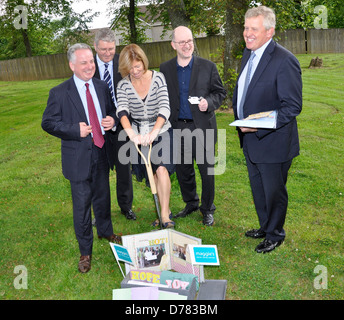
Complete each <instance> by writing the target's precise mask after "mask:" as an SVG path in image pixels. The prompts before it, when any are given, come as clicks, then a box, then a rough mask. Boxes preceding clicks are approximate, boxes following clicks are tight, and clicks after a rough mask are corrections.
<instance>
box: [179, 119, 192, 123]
mask: <svg viewBox="0 0 344 320" xmlns="http://www.w3.org/2000/svg"><path fill="white" fill-rule="evenodd" d="M178 121H181V122H184V123H188V122H193V120H192V119H178Z"/></svg>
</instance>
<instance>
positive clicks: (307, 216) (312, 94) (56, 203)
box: [0, 54, 344, 300]
mask: <svg viewBox="0 0 344 320" xmlns="http://www.w3.org/2000/svg"><path fill="white" fill-rule="evenodd" d="M319 57H320V58H323V59H324V67H323V68H322V69H313V70H310V69H307V67H308V65H309V62H310V60H311V58H312V57H311V56H309V55H300V56H298V58H299V60H300V62H301V66H302V69H303V81H304V90H303V94H304V106H303V111H302V113H301V115H300V116H299V117H298V123H299V134H300V142H301V154H300V156H299V157H297V158H296V159H295V160H294V162H293V165H292V168H291V170H290V174H289V179H288V190H289V209H288V214H287V219H286V224H285V230H286V234H287V237H286V240H285V242H284V244H283V245H282V246H281V247H279V248H277V249H276V250H275V251H273V252H271V253H269V254H265V255H262V254H257V253H255V251H254V248H255V246H256V245H257V244H258V242H259V240H252V239H248V238H246V237H245V236H244V233H245V231H246V230H247V229H250V228H253V227H257V226H258V225H257V222H258V221H257V217H256V213H255V209H254V205H253V202H252V196H251V191H250V187H249V181H248V177H247V170H246V166H245V161H244V157H243V154H242V150H241V149H240V148H239V142H238V138H237V134H236V131H235V129H234V128H232V127H229V126H228V123H230V122H231V121H233V115H232V114H231V113H228V112H227V113H226V112H220V113H218V114H217V119H218V127H219V128H220V129H226V142H227V143H226V147H227V149H226V171H225V173H224V174H222V175H219V176H216V199H215V204H216V206H217V211H216V215H215V221H216V224H215V225H214V226H213V227H204V226H203V225H202V217H201V215H200V213H194V214H192V215H191V216H188V217H187V218H185V219H181V220H176V229H177V230H178V231H181V232H184V233H187V234H190V235H193V236H196V237H200V238H202V241H203V243H204V244H216V245H217V246H218V251H219V256H220V263H221V265H220V266H219V267H205V278H206V279H227V280H228V287H227V293H226V298H227V299H229V300H244V299H287V300H289V299H290V300H295V299H296V300H302V299H306V300H320V299H326V300H327V299H343V298H344V289H343V288H344V269H343V265H344V257H343V247H344V246H343V230H344V203H343V202H344V201H343V197H344V181H343V180H344V178H343V172H344V161H343V150H344V134H343V125H344V121H343V119H344V116H343V112H344V98H343V87H344V62H343V61H344V55H340V54H338V55H332V54H328V55H320V56H319ZM61 81H62V80H53V81H34V82H20V83H19V82H0V98H1V99H0V119H1V127H0V136H1V140H0V141H1V142H0V175H1V180H0V228H1V229H0V230H1V231H0V244H1V254H0V299H6V300H10V299H14V300H15V299H28V300H31V299H111V297H112V289H115V288H119V287H120V282H121V280H122V275H121V273H120V271H119V268H118V266H117V264H116V261H115V259H114V256H113V254H112V252H111V249H110V247H109V245H108V243H107V242H106V241H100V240H98V239H95V241H94V248H93V260H92V270H91V271H90V272H89V273H87V274H80V273H79V272H78V270H77V263H78V259H79V251H78V244H77V241H76V239H75V235H74V230H73V222H72V203H71V195H70V186H69V182H68V181H67V180H65V179H64V178H63V176H62V173H61V159H60V141H59V140H58V139H56V138H54V137H52V136H49V135H48V134H46V133H45V132H43V131H42V129H41V127H40V122H41V116H42V113H43V111H44V109H45V106H46V101H47V98H48V92H49V89H50V88H52V87H53V86H55V85H57V84H59V83H60V82H61ZM197 179H198V181H200V180H199V176H197ZM115 181H116V178H115V173H113V172H111V188H112V219H113V223H114V229H115V232H122V233H123V234H135V233H141V232H148V231H150V230H151V227H150V223H151V222H152V221H153V220H154V219H155V217H156V213H155V209H154V203H153V199H152V196H151V194H150V190H149V189H148V188H147V187H146V186H145V185H144V184H143V183H138V182H136V181H135V182H134V208H133V209H134V211H135V212H136V213H137V216H138V219H137V221H128V220H126V219H125V217H124V216H123V215H121V214H120V211H119V208H118V206H117V204H116V201H115V199H116V197H115ZM198 185H200V183H198ZM183 206H184V204H183V202H182V199H181V195H180V191H179V186H178V183H177V180H176V177H175V176H172V194H171V209H172V212H174V213H176V212H178V211H179V210H181V209H182V208H183ZM94 232H95V233H96V231H95V230H94ZM19 265H24V266H25V267H26V269H27V271H28V288H27V289H15V287H14V284H13V283H14V280H15V278H16V276H17V274H15V273H14V268H15V267H16V266H19ZM317 265H323V266H325V267H326V268H327V270H328V288H327V289H315V287H314V279H315V277H316V276H317V275H318V274H316V273H315V272H314V268H315V267H316V266H317Z"/></svg>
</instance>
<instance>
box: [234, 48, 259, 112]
mask: <svg viewBox="0 0 344 320" xmlns="http://www.w3.org/2000/svg"><path fill="white" fill-rule="evenodd" d="M255 56H256V54H255V53H254V52H253V51H252V52H251V56H250V60H249V62H248V68H247V73H246V78H245V84H244V91H243V93H242V96H241V100H240V106H239V110H238V117H239V119H243V118H244V102H245V98H246V93H247V88H248V85H249V84H250V81H251V71H252V61H253V59H254V57H255Z"/></svg>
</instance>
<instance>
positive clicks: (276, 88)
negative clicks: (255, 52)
mask: <svg viewBox="0 0 344 320" xmlns="http://www.w3.org/2000/svg"><path fill="white" fill-rule="evenodd" d="M250 54H251V51H250V50H248V49H245V50H244V54H243V58H242V62H241V70H240V74H241V72H242V71H243V69H244V67H245V65H246V63H247V61H248V59H249V57H250ZM240 74H239V77H240ZM239 77H238V79H239ZM237 91H238V86H237V85H236V87H235V90H234V94H233V110H234V115H235V118H236V119H238V116H237V93H238V92H237ZM301 109H302V79H301V68H300V64H299V62H298V60H297V59H296V57H295V56H294V55H293V54H292V53H291V52H289V51H288V50H286V49H285V48H283V47H282V46H280V45H279V44H277V43H276V42H274V41H271V43H270V44H269V45H268V46H267V48H266V49H265V51H264V54H263V56H262V57H261V59H260V62H259V64H258V66H257V69H256V71H255V73H254V75H253V77H252V79H251V82H250V85H249V87H248V90H247V94H246V99H245V103H244V117H247V116H249V115H250V114H253V113H257V112H262V111H269V110H277V111H278V117H277V129H276V130H268V129H258V132H256V133H246V134H243V133H242V132H241V131H240V130H238V132H239V137H240V142H241V146H243V143H244V147H245V148H246V150H247V151H248V154H249V157H250V159H251V161H252V162H254V163H282V162H285V161H288V160H291V159H292V158H294V157H295V156H297V155H298V154H299V149H300V147H299V138H298V131H297V122H296V116H297V115H298V114H299V113H300V112H301Z"/></svg>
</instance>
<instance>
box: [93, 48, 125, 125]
mask: <svg viewBox="0 0 344 320" xmlns="http://www.w3.org/2000/svg"><path fill="white" fill-rule="evenodd" d="M118 60H119V54H118V53H115V56H114V57H113V60H112V62H113V63H112V69H113V82H114V84H113V87H114V90H115V97H116V96H117V93H116V92H117V84H118V82H119V81H121V80H122V76H121V74H120V73H119V72H118ZM94 63H95V65H96V71H95V73H94V76H93V77H94V78H97V79H101V77H100V73H99V66H98V62H97V58H96V56H94ZM114 119H115V125H116V126H119V125H120V122H119V119H118V118H117V116H116V117H115V118H114Z"/></svg>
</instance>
